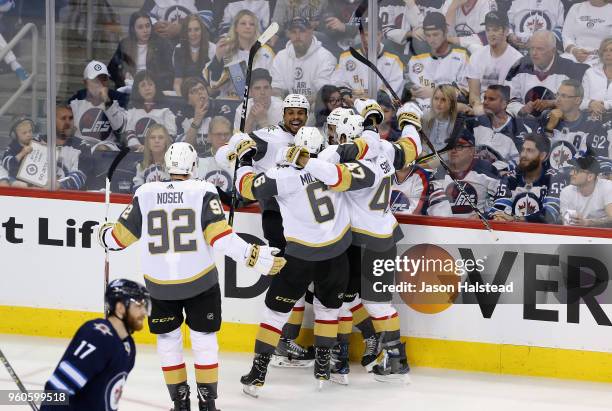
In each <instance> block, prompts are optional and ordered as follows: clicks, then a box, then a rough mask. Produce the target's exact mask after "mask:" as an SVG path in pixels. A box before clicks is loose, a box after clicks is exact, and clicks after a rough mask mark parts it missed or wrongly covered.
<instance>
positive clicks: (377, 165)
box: [303, 100, 421, 384]
mask: <svg viewBox="0 0 612 411" xmlns="http://www.w3.org/2000/svg"><path fill="white" fill-rule="evenodd" d="M362 104H364V105H367V106H369V107H370V108H369V109H367V110H366V109H364V108H362V106H361V105H362ZM374 107H375V102H374V101H372V100H370V101H367V100H366V101H365V102H361V101H358V104H357V105H356V109H357V110H358V111H361V112H363V111H365V114H366V115H368V114H370V113H371V114H370V115H373V116H379V117H380V118H382V116H383V113H382V110H380V111H378V110H376V109H374ZM376 111H378V112H376ZM398 114H399V126H400V128H402V133H403V135H404V136H407V135H410V136H411V140H412V143H413V146H412V150H410V151H409V152H408V153H406V157H407V158H405V160H406V161H408V162H412V161H414V160H415V159H416V157H417V156H418V154H419V153H420V151H421V147H420V138H419V134H418V131H417V127H418V128H420V126H421V123H420V116H421V111H420V109H419V108H418V106H416V104H414V103H407V104H405V105H404V106H403V107H402V108H401V109H400V110H399V111H398ZM355 117H356V116H348V117H345V118H343V119H341V120H340V121H339V124H338V126H337V127H336V131H337V133H338V135H339V137H340V138H341V141H342V139H345V138H346V139H353V138H355V137H357V136H358V134H359V132H360V131H361V130H360V127H359V125H358V123H356V124H357V126H354V125H352V124H351V123H352V122H353V121H354V119H355ZM377 122H378V123H379V122H380V121H377ZM368 123H369V121H366V124H368ZM362 135H363V138H364V139H365V140H366V141H367V144H368V151H367V153H366V154H365V156H364V158H363V160H360V161H359V164H360V165H361V167H362V168H363V169H368V170H370V171H371V172H372V173H373V174H374V175H375V179H374V181H372V183H373V184H371V185H369V186H365V187H363V188H361V189H359V190H355V191H351V192H347V193H346V196H347V200H348V204H349V210H350V215H351V227H352V228H351V230H352V232H353V243H352V246H351V248H349V251H348V256H349V264H350V271H351V272H350V274H351V276H350V282H349V288H348V289H347V291H346V293H345V294H346V295H347V296H348V297H345V302H346V303H347V304H343V307H342V309H341V313H340V316H341V317H343V318H347V317H348V316H350V308H352V307H354V306H355V305H356V304H357V303H358V298H357V297H356V294H357V293H359V294H360V297H361V299H362V301H363V304H364V305H365V307H366V309H367V311H368V312H369V313H370V316H371V317H372V322H373V325H374V329H375V330H376V332H377V333H379V334H380V333H384V336H383V347H384V350H385V361H383V363H381V364H376V365H374V366H373V368H372V371H373V372H374V374H375V376H376V379H378V380H380V381H389V380H397V379H400V380H401V379H403V375H404V374H406V373H408V371H409V366H408V361H407V359H406V347H405V344H403V343H401V342H400V328H399V317H398V313H397V311H396V310H395V308H394V307H393V306H392V305H391V294H390V293H381V292H375V291H374V287H373V283H374V282H376V281H382V282H383V284H392V283H393V281H394V273H393V272H387V273H386V274H385V275H384V276H383V277H377V278H374V277H373V275H372V273H373V270H372V266H373V264H374V263H373V262H374V261H375V260H393V259H394V258H395V256H396V253H397V249H396V244H397V242H398V241H399V240H400V239H401V238H402V237H403V234H402V232H401V229H400V227H399V224H398V223H397V220H396V219H395V217H394V216H393V214H392V213H391V210H390V196H391V185H392V181H393V176H394V173H395V168H394V166H393V163H394V160H395V159H394V157H395V152H394V150H393V148H392V147H390V148H391V149H390V150H389V149H385V148H384V147H383V145H382V144H381V140H380V136H379V135H378V132H377V131H376V128H375V127H373V126H368V127H366V129H365V130H363V133H362ZM330 149H331V148H330ZM328 158H330V157H328ZM303 162H304V163H305V164H304V165H305V169H306V170H308V171H310V172H311V173H312V175H313V176H315V177H316V178H318V179H319V180H321V181H322V182H324V183H325V184H327V185H328V186H330V188H331V189H332V190H339V191H344V190H343V184H342V177H343V176H342V175H341V172H340V168H338V167H339V166H340V165H339V164H335V165H334V164H331V163H328V162H325V161H323V160H321V159H304V161H303ZM306 162H307V163H306ZM352 164H354V163H353V162H349V163H346V165H347V166H349V167H351V165H352ZM364 359H366V358H364ZM375 359H376V357H375V356H374V358H370V361H371V363H372V362H373V361H374V360H375ZM338 360H339V361H338V364H337V366H336V368H335V369H334V371H335V372H336V374H337V375H335V377H336V378H335V379H334V380H336V381H338V382H340V383H343V384H346V383H348V378H347V374H348V371H349V367H348V343H347V342H346V341H340V349H339V355H338ZM371 363H370V364H365V363H363V362H362V364H363V365H364V366H366V367H368V366H371V365H372V364H371Z"/></svg>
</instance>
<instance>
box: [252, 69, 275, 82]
mask: <svg viewBox="0 0 612 411" xmlns="http://www.w3.org/2000/svg"><path fill="white" fill-rule="evenodd" d="M257 80H267V81H268V83H272V76H271V75H270V73H269V72H268V70H266V69H264V68H256V69H255V70H253V72H252V73H251V83H255V82H256V81H257Z"/></svg>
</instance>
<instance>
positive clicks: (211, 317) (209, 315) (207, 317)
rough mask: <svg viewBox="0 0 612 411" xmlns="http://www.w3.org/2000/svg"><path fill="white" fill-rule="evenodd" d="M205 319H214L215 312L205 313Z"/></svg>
mask: <svg viewBox="0 0 612 411" xmlns="http://www.w3.org/2000/svg"><path fill="white" fill-rule="evenodd" d="M206 319H207V320H209V321H212V320H214V319H215V314H213V313H208V314H206Z"/></svg>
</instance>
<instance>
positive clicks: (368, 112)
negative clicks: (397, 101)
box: [355, 98, 385, 127]
mask: <svg viewBox="0 0 612 411" xmlns="http://www.w3.org/2000/svg"><path fill="white" fill-rule="evenodd" d="M355 111H357V113H358V114H359V115H360V116H361V117H363V118H364V120H363V126H364V127H367V126H369V125H374V126H375V125H377V124H380V123H382V121H383V119H384V118H385V115H384V114H383V110H382V107H380V104H378V103H377V102H376V100H372V99H363V98H360V99H357V100H355Z"/></svg>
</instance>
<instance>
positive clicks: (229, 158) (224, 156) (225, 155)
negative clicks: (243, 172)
mask: <svg viewBox="0 0 612 411" xmlns="http://www.w3.org/2000/svg"><path fill="white" fill-rule="evenodd" d="M234 160H236V152H235V151H232V150H231V149H230V146H229V145H227V144H226V145H224V146H221V147H219V149H218V150H217V152H216V153H215V161H216V162H217V164H219V165H220V166H221V167H223V168H232V162H233V161H234Z"/></svg>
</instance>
